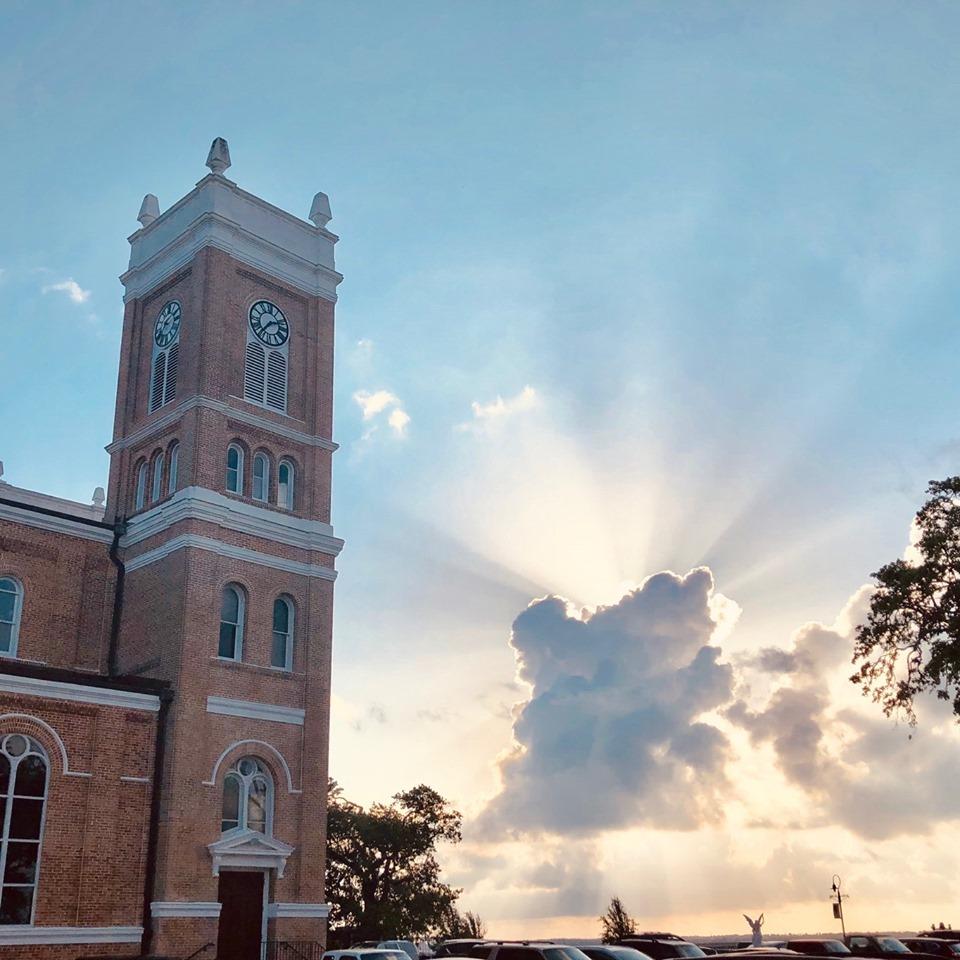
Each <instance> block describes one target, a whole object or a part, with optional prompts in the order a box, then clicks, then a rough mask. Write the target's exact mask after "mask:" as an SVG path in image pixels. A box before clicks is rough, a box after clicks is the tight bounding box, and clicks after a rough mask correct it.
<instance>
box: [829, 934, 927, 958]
mask: <svg viewBox="0 0 960 960" xmlns="http://www.w3.org/2000/svg"><path fill="white" fill-rule="evenodd" d="M847 946H848V947H849V948H850V952H851V953H854V954H856V955H857V956H858V957H900V956H902V955H903V954H905V953H907V954H910V955H911V956H915V957H926V958H927V960H933V958H934V957H935V956H936V955H935V954H932V953H916V952H915V951H913V950H911V949H910V948H909V947H908V946H907V945H906V944H905V943H903V942H902V941H900V940H898V939H897V938H896V937H885V936H882V935H880V934H873V933H851V934H848V935H847Z"/></svg>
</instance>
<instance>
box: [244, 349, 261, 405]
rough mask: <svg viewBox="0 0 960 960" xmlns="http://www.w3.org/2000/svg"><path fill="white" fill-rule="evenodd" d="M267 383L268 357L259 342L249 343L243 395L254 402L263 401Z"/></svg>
mask: <svg viewBox="0 0 960 960" xmlns="http://www.w3.org/2000/svg"><path fill="white" fill-rule="evenodd" d="M265 385H266V357H265V356H264V351H263V347H261V346H260V344H258V343H248V344H247V353H246V358H245V361H244V366H243V396H244V399H246V400H252V401H253V402H254V403H260V404H262V403H263V391H264V386H265Z"/></svg>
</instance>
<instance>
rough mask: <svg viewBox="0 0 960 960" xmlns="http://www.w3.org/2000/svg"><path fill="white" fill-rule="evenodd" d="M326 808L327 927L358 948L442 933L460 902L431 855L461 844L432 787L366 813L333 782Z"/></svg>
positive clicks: (454, 821) (455, 818) (457, 820)
mask: <svg viewBox="0 0 960 960" xmlns="http://www.w3.org/2000/svg"><path fill="white" fill-rule="evenodd" d="M330 787H331V790H330V794H329V797H328V808H327V900H328V901H329V902H330V904H331V912H330V921H331V927H333V928H342V927H346V928H349V929H350V930H351V931H352V934H351V936H352V938H353V939H356V940H373V939H378V940H379V939H388V938H393V937H411V938H422V937H425V936H428V935H430V934H431V933H433V932H434V931H436V930H438V929H440V928H441V927H442V926H443V924H444V919H445V917H446V916H447V914H448V912H449V910H450V909H452V908H453V905H454V903H455V901H456V899H457V897H458V896H459V894H460V891H459V890H456V889H454V888H453V887H450V886H447V884H445V883H441V881H440V866H439V864H438V863H437V859H436V848H437V844H438V843H440V842H449V843H457V842H459V840H460V824H461V819H462V818H461V816H460V814H459V813H458V812H457V811H456V810H454V809H453V808H452V807H450V805H449V804H448V803H447V801H446V800H444V799H443V797H441V796H440V794H439V793H437V792H436V791H435V790H431V789H430V787H427V786H423V785H422V784H421V785H420V786H418V787H414V788H413V789H412V790H407V791H406V792H404V793H398V794H396V796H394V798H393V800H392V802H390V803H389V804H381V803H375V804H373V805H372V806H371V807H370V808H369V809H367V810H364V809H363V808H362V807H360V806H358V805H356V804H353V803H349V802H348V801H346V800H345V799H344V798H343V796H342V793H341V792H340V791H339V789H338V788H337V787H336V782H335V781H331V784H330Z"/></svg>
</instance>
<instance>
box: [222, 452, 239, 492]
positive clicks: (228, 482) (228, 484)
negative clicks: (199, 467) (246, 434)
mask: <svg viewBox="0 0 960 960" xmlns="http://www.w3.org/2000/svg"><path fill="white" fill-rule="evenodd" d="M231 450H236V452H237V489H236V490H231V489H230V481H229V474H230V451H231ZM224 479H225V480H226V484H225V485H226V488H227V493H234V494H236V495H237V496H239V497H242V496H243V447H241V446H240V445H239V444H237V443H231V444H229V445H228V446H227V470H226V474H225V477H224Z"/></svg>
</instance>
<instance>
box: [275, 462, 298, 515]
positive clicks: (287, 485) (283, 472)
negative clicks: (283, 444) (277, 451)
mask: <svg viewBox="0 0 960 960" xmlns="http://www.w3.org/2000/svg"><path fill="white" fill-rule="evenodd" d="M293 478H294V470H293V464H292V463H291V462H290V461H289V460H281V461H280V465H279V466H278V467H277V506H278V507H283V509H284V510H292V509H293Z"/></svg>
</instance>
